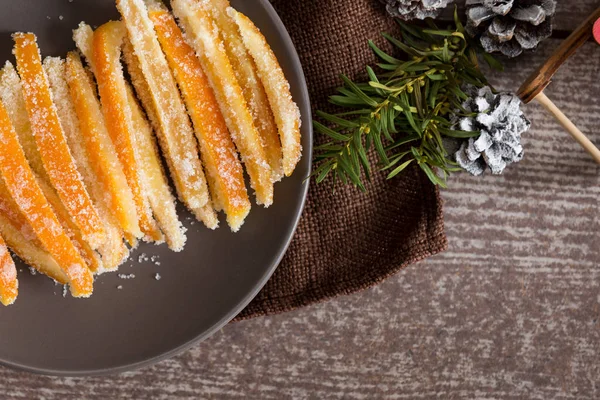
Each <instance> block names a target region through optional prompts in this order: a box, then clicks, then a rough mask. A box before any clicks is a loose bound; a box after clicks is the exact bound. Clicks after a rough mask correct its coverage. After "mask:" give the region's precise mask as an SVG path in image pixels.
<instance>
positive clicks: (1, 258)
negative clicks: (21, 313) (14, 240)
mask: <svg viewBox="0 0 600 400" xmlns="http://www.w3.org/2000/svg"><path fill="white" fill-rule="evenodd" d="M18 295H19V281H18V279H17V267H16V266H15V262H14V261H13V259H12V257H11V256H10V253H9V252H8V247H7V246H6V242H5V241H4V239H3V238H2V236H1V235H0V303H2V304H4V305H5V306H10V305H11V304H14V302H15V300H17V296H18Z"/></svg>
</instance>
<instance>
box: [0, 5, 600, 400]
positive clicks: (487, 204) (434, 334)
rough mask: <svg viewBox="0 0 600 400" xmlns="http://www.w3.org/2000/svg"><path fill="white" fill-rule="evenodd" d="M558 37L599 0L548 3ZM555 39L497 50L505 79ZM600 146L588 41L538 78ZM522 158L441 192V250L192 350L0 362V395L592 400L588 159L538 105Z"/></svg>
mask: <svg viewBox="0 0 600 400" xmlns="http://www.w3.org/2000/svg"><path fill="white" fill-rule="evenodd" d="M559 3H560V4H559V9H558V13H557V18H556V20H557V21H556V28H557V30H558V31H559V32H558V34H559V35H560V34H561V33H564V32H565V31H569V30H571V29H573V28H574V27H575V26H576V25H577V24H578V22H579V21H581V20H583V19H584V18H585V16H586V15H588V14H589V12H591V11H592V10H593V9H594V8H595V7H597V6H599V5H600V4H599V2H598V1H597V0H593V1H592V0H585V1H583V0H577V1H567V0H559ZM558 43H559V40H558V39H550V40H548V41H546V42H544V44H543V45H542V47H541V48H540V49H539V51H537V52H536V53H534V54H527V55H525V56H522V57H520V58H518V59H517V60H513V61H510V62H508V64H507V69H506V71H505V72H504V73H495V74H494V76H493V78H492V80H493V82H494V84H495V85H496V86H497V87H498V88H499V89H503V90H516V89H517V88H518V86H519V84H520V83H521V81H523V80H524V79H525V78H526V76H527V75H528V74H529V73H530V72H531V71H532V70H533V69H534V68H535V67H536V66H537V65H538V64H539V63H540V62H542V60H543V59H544V58H545V57H547V56H548V55H549V53H550V52H551V51H552V49H553V48H554V47H555V46H557V45H558ZM546 93H547V94H548V96H549V97H551V98H552V99H553V100H554V101H555V102H556V103H557V105H559V107H561V108H562V109H563V111H564V112H565V113H566V114H567V115H569V116H570V117H571V118H572V119H573V121H575V122H576V123H577V124H578V125H579V127H580V128H581V129H582V130H583V131H584V132H586V133H588V134H589V136H590V138H591V139H592V140H593V141H595V142H596V143H598V144H600V132H599V130H598V128H599V127H600V48H598V46H597V45H596V44H594V43H588V44H586V45H585V46H584V47H583V48H582V49H581V50H580V52H579V53H578V54H577V56H576V57H575V58H574V59H572V60H571V61H569V63H568V64H567V65H565V67H564V68H563V69H562V70H561V71H560V73H559V74H558V75H557V76H556V79H555V82H554V83H553V84H552V85H551V86H550V88H548V89H547V92H546ZM526 110H527V113H528V115H529V116H530V118H531V119H532V121H533V129H532V130H531V132H530V133H528V134H527V135H526V136H525V137H524V145H525V149H526V157H525V159H524V160H523V161H522V162H521V163H520V164H519V165H516V166H514V167H512V168H510V169H509V170H508V171H507V172H506V174H505V175H503V176H499V177H496V176H491V175H488V176H485V177H484V178H473V177H470V176H467V175H460V176H458V175H457V176H455V177H453V178H452V181H451V189H449V190H446V191H444V193H443V197H444V199H445V202H446V203H445V212H446V223H447V232H448V237H449V241H450V247H449V250H448V251H447V252H446V253H444V254H442V255H439V256H437V257H434V258H432V259H429V260H427V261H425V262H422V263H420V264H418V265H413V266H411V267H409V268H407V269H405V270H404V271H402V272H401V273H399V274H398V275H397V276H396V277H394V278H392V279H390V280H389V281H387V282H386V283H384V284H382V285H381V286H379V287H376V288H373V289H370V290H367V291H365V292H362V293H358V294H355V295H352V296H346V297H341V298H338V299H336V300H333V301H329V302H327V303H324V304H320V305H315V306H312V307H308V308H305V309H302V310H298V311H295V312H290V313H287V314H283V315H277V316H272V317H267V318H259V319H255V320H251V321H246V322H240V323H235V324H231V325H229V326H227V327H226V328H225V329H223V330H222V331H221V332H219V333H218V334H217V335H216V336H214V337H213V338H211V339H210V340H208V341H206V342H204V343H201V344H199V345H197V346H195V347H194V348H193V349H192V350H191V351H188V352H187V353H185V354H183V355H180V356H178V357H176V358H174V359H172V360H169V361H165V362H162V363H160V364H158V365H156V366H154V367H152V368H147V369H143V370H140V371H135V372H131V373H126V374H123V375H119V376H111V377H100V378H87V379H73V378H52V377H40V376H34V375H30V374H27V373H22V372H17V371H13V370H9V369H6V368H2V367H0V393H2V394H1V395H0V397H1V398H3V399H9V398H10V399H12V398H15V399H21V398H23V399H31V398H45V399H65V398H73V399H80V398H87V399H92V398H98V399H107V398H117V397H129V398H135V399H143V398H151V399H174V398H186V397H193V398H258V399H287V398H298V399H301V398H315V399H323V398H328V399H329V398H332V399H337V398H340V399H341V398H348V399H373V398H390V399H429V398H440V399H455V398H469V399H475V398H477V399H598V398H600V359H599V356H600V217H599V214H600V207H599V200H598V199H599V197H600V168H599V166H598V165H596V164H594V162H593V161H592V160H591V158H590V157H589V156H588V155H587V154H585V153H584V152H583V151H582V150H581V149H580V148H579V147H578V146H577V144H576V143H575V142H574V141H573V140H571V139H570V138H569V136H568V135H567V134H566V133H565V132H564V131H563V130H562V129H561V128H560V127H559V126H558V125H557V123H556V122H555V121H554V120H553V119H552V118H551V117H549V116H548V115H547V114H546V113H545V112H544V111H543V110H542V109H541V107H540V106H538V105H535V104H532V105H529V106H527V108H526Z"/></svg>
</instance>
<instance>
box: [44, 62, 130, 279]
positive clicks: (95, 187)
mask: <svg viewBox="0 0 600 400" xmlns="http://www.w3.org/2000/svg"><path fill="white" fill-rule="evenodd" d="M44 69H45V70H46V74H47V75H48V80H49V81H50V89H51V90H52V96H53V99H54V103H55V104H56V108H57V110H58V115H59V117H60V122H61V125H62V127H63V130H64V131H65V136H66V137H67V142H68V144H69V149H70V150H71V154H72V155H73V159H74V160H75V164H76V165H77V169H78V170H79V172H80V173H81V176H82V178H83V182H84V184H85V186H86V188H87V190H88V193H89V194H90V197H91V198H92V200H93V202H94V205H95V206H96V210H97V211H98V214H99V215H100V218H101V219H102V221H103V223H104V230H105V233H106V240H105V241H104V243H102V244H101V245H100V247H98V249H97V250H98V252H99V253H100V255H101V256H102V265H101V266H100V267H99V268H98V270H97V271H94V272H96V273H98V274H99V273H102V272H104V271H113V270H116V269H117V268H118V267H119V265H120V264H121V263H122V262H123V260H124V259H125V258H126V257H127V256H128V255H129V250H128V249H127V246H126V245H125V243H123V233H122V232H121V228H120V227H119V224H118V222H117V221H116V219H115V217H114V216H113V215H112V213H111V212H110V210H109V209H108V207H107V202H106V201H105V193H104V191H103V189H102V185H99V184H98V183H97V182H98V179H97V178H96V177H95V176H94V172H93V171H92V167H91V165H90V160H89V157H88V155H87V151H86V149H85V143H83V136H82V134H81V129H80V127H79V119H78V118H77V113H76V112H75V107H74V105H73V102H72V100H71V95H70V93H69V86H68V84H67V79H66V69H65V60H63V59H61V58H58V57H46V58H45V59H44Z"/></svg>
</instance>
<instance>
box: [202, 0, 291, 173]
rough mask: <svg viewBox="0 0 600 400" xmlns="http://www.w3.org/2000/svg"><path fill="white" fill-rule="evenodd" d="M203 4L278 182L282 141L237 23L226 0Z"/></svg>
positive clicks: (281, 166)
mask: <svg viewBox="0 0 600 400" xmlns="http://www.w3.org/2000/svg"><path fill="white" fill-rule="evenodd" d="M204 4H205V6H206V7H207V9H208V10H209V11H210V12H211V15H212V17H213V20H214V21H215V23H216V25H217V27H218V28H219V30H220V31H221V37H222V38H223V43H224V44H225V49H226V51H227V55H228V56H229V60H230V61H231V66H232V67H233V70H234V71H235V76H236V77H237V78H238V81H239V82H240V86H241V87H242V92H243V93H244V98H245V99H246V102H247V103H248V107H249V108H250V111H251V112H252V118H253V120H254V126H256V129H258V132H259V133H260V136H261V138H262V140H263V144H264V146H265V153H266V156H267V161H268V162H269V165H270V166H271V169H272V170H273V181H275V182H277V181H279V180H281V178H283V164H282V161H283V160H282V157H283V153H282V150H281V141H280V140H279V133H278V131H277V124H276V123H275V117H274V116H273V111H272V110H271V106H270V104H269V99H268V98H267V93H266V92H265V88H264V87H263V84H262V82H261V80H260V78H259V76H258V72H257V71H256V65H255V63H254V60H253V59H252V57H251V56H250V54H248V51H247V50H246V46H244V42H243V40H242V37H241V36H240V33H239V30H238V27H237V24H236V23H235V21H234V20H233V19H231V18H230V17H229V15H227V12H226V10H227V8H229V7H230V3H229V0H210V1H205V2H204Z"/></svg>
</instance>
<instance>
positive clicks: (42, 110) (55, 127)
mask: <svg viewBox="0 0 600 400" xmlns="http://www.w3.org/2000/svg"><path fill="white" fill-rule="evenodd" d="M13 38H14V41H15V49H14V53H15V57H16V59H17V70H18V71H19V75H21V83H22V87H23V97H24V99H25V105H26V108H27V112H28V114H29V120H30V122H31V128H32V131H33V135H34V137H35V140H36V144H37V148H38V151H39V152H40V156H41V158H42V162H43V164H44V169H45V171H46V173H47V175H48V177H49V179H50V181H51V183H52V186H54V188H55V189H56V191H57V193H58V195H59V197H60V199H61V200H62V202H63V203H64V205H65V207H66V208H67V209H68V210H69V214H70V215H71V218H73V221H74V222H75V224H76V225H77V226H78V227H79V229H80V230H81V232H82V234H83V236H84V238H85V239H86V240H87V241H88V242H89V243H90V244H91V245H92V247H94V248H96V247H97V246H99V245H100V243H102V241H103V240H104V226H103V224H102V221H101V219H100V216H99V215H98V213H97V212H96V209H95V208H94V205H93V203H92V200H91V199H90V197H89V194H88V193H87V190H86V189H85V186H84V184H83V182H82V180H81V175H80V174H79V172H78V170H77V168H76V167H75V163H74V161H73V157H72V156H71V153H70V151H69V147H68V145H67V141H66V139H65V135H64V132H63V130H62V127H61V124H60V120H59V118H58V115H57V111H56V107H55V105H54V103H53V101H52V96H51V94H50V88H49V83H48V77H47V76H46V73H45V72H44V69H43V67H42V60H41V57H40V51H39V48H38V46H37V42H36V40H37V39H36V37H35V35H34V34H32V33H17V34H15V35H14V36H13Z"/></svg>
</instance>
